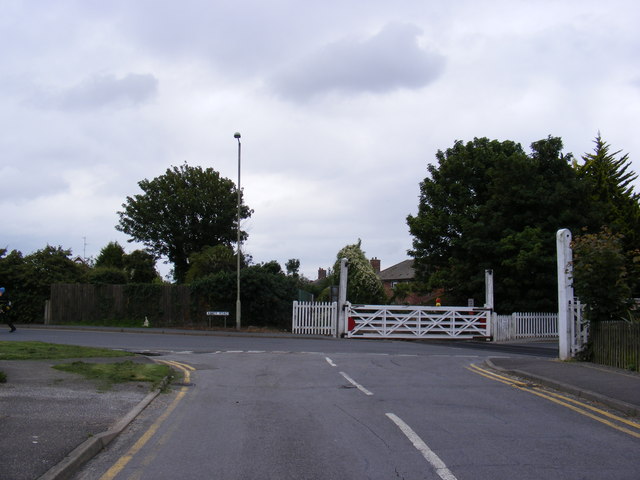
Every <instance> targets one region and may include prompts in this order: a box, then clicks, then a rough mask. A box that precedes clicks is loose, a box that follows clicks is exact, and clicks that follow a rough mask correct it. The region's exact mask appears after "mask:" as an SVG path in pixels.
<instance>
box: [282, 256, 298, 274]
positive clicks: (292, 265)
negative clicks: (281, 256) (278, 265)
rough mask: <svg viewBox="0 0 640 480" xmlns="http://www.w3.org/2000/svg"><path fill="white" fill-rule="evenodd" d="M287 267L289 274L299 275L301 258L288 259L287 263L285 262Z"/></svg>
mask: <svg viewBox="0 0 640 480" xmlns="http://www.w3.org/2000/svg"><path fill="white" fill-rule="evenodd" d="M284 266H285V268H286V269H287V275H292V276H294V277H297V276H298V272H299V270H300V260H299V259H297V258H290V259H289V260H287V263H285V264H284Z"/></svg>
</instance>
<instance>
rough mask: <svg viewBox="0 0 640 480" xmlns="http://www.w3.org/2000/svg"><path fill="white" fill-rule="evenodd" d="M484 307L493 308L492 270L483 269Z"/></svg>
mask: <svg viewBox="0 0 640 480" xmlns="http://www.w3.org/2000/svg"><path fill="white" fill-rule="evenodd" d="M484 287H485V289H484V308H490V309H491V310H493V270H485V271H484Z"/></svg>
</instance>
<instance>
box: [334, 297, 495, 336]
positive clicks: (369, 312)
mask: <svg viewBox="0 0 640 480" xmlns="http://www.w3.org/2000/svg"><path fill="white" fill-rule="evenodd" d="M346 309H347V310H346V316H347V323H348V328H347V334H346V336H347V337H349V338H381V337H382V338H440V339H445V338H458V339H469V338H474V337H489V336H490V329H491V327H490V325H491V322H490V315H491V313H490V311H489V310H488V309H484V308H473V307H416V306H406V305H350V304H347V305H346Z"/></svg>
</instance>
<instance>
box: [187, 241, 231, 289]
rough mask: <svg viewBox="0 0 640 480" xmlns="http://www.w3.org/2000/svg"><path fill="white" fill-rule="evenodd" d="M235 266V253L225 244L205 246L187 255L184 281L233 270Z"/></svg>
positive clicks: (189, 281)
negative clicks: (187, 266)
mask: <svg viewBox="0 0 640 480" xmlns="http://www.w3.org/2000/svg"><path fill="white" fill-rule="evenodd" d="M236 268H237V259H236V254H235V253H234V251H233V250H232V249H231V247H228V246H226V245H216V246H215V247H210V246H209V247H205V248H203V249H202V250H201V251H200V252H196V253H193V254H191V256H190V257H189V271H188V272H187V276H186V282H187V283H191V282H193V281H195V280H197V279H199V278H202V277H206V276H207V275H211V274H214V273H218V272H233V271H235V270H236Z"/></svg>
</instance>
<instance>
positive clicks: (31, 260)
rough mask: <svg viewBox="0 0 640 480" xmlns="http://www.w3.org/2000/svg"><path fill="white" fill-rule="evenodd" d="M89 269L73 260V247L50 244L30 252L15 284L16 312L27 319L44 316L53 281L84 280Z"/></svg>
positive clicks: (33, 319)
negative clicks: (17, 282) (68, 248)
mask: <svg viewBox="0 0 640 480" xmlns="http://www.w3.org/2000/svg"><path fill="white" fill-rule="evenodd" d="M87 270H88V269H87V268H86V267H85V266H84V265H80V264H77V263H75V262H74V261H73V260H71V250H67V249H64V248H62V247H60V246H58V247H52V246H50V245H47V246H46V247H45V248H43V249H41V250H37V251H36V252H33V253H31V254H29V255H27V256H26V257H24V263H23V265H22V266H21V267H20V278H19V281H20V283H19V284H18V285H16V286H15V287H14V289H15V290H14V292H15V293H14V295H13V298H14V300H15V303H16V314H17V315H19V316H20V319H21V320H24V321H30V322H33V321H37V320H41V319H42V318H43V312H44V305H45V300H47V299H48V298H49V294H50V291H51V284H53V283H78V282H83V281H84V280H85V279H86V275H87Z"/></svg>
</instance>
